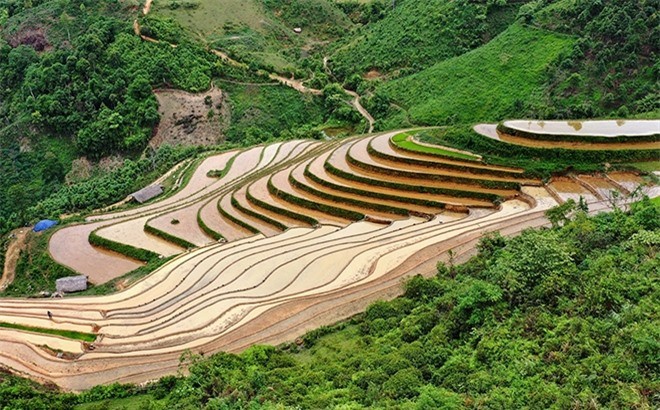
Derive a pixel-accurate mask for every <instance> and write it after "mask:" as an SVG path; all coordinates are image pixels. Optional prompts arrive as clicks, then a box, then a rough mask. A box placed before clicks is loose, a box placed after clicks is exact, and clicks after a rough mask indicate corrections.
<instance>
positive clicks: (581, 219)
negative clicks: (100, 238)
mask: <svg viewBox="0 0 660 410" xmlns="http://www.w3.org/2000/svg"><path fill="white" fill-rule="evenodd" d="M568 211H569V210H568V209H566V207H564V209H560V210H558V211H553V212H554V213H557V212H559V213H561V215H555V216H558V218H553V220H555V221H557V226H556V227H555V228H552V229H542V230H528V231H525V232H524V233H523V234H522V235H520V236H519V237H516V238H513V239H507V238H503V237H501V236H499V235H494V236H489V237H486V238H485V239H483V240H482V241H481V242H480V244H479V246H478V249H479V253H478V255H477V256H475V257H473V258H472V259H471V260H470V261H468V262H467V263H465V264H462V265H454V264H451V263H450V264H442V263H440V264H438V273H437V275H436V276H435V277H432V278H422V277H420V276H417V277H414V278H412V279H410V280H408V281H407V282H406V284H405V293H404V295H403V296H402V297H399V298H397V299H395V300H393V301H390V302H376V303H374V304H373V305H371V306H370V307H369V308H368V309H367V310H366V312H365V313H363V314H360V315H358V316H356V317H354V318H352V319H350V320H348V321H344V322H341V323H338V324H336V325H333V326H330V327H322V328H320V329H317V330H314V331H312V332H310V333H308V334H306V335H305V336H304V337H303V338H302V340H303V343H302V344H300V345H297V344H295V343H291V344H285V345H282V346H278V347H269V346H254V347H252V348H250V349H248V350H247V351H245V352H243V353H241V354H240V355H233V354H227V353H219V354H216V355H213V356H211V357H199V356H190V357H185V358H184V360H185V361H186V362H187V363H189V364H190V365H191V366H190V375H189V376H187V377H165V378H163V379H161V380H160V381H158V382H156V383H154V384H151V385H149V386H147V387H136V386H120V385H111V386H104V387H96V388H94V389H92V390H90V391H88V392H85V393H83V394H81V395H77V396H76V395H71V394H62V393H59V392H57V391H53V390H49V389H48V388H46V387H40V386H38V385H35V384H34V383H32V382H29V381H26V380H24V379H20V378H17V377H15V376H11V375H2V376H0V380H1V381H0V407H2V408H9V409H19V408H21V409H24V408H30V409H40V408H43V409H45V408H49V409H58V408H59V409H67V408H74V407H75V406H76V405H79V407H77V408H80V409H113V408H141V409H198V408H205V409H225V408H250V409H259V408H264V409H267V408H272V409H275V408H342V409H349V408H351V409H353V408H365V407H367V408H388V409H391V408H401V409H439V408H445V409H480V408H502V409H511V408H534V409H536V408H538V409H548V408H556V409H569V408H570V409H575V408H579V409H582V408H585V409H586V408H611V409H631V408H639V409H644V408H656V407H657V406H658V405H660V384H659V383H658V380H660V374H658V369H659V365H660V362H658V358H659V357H660V345H659V344H658V340H659V339H660V333H659V329H660V320H659V319H658V318H659V317H660V316H659V315H658V305H657V300H658V298H659V297H660V294H659V293H658V292H659V291H660V289H659V288H658V286H657V283H658V280H660V258H659V257H658V255H659V253H658V252H659V251H660V207H659V206H658V204H657V203H656V204H655V205H654V204H653V203H651V202H650V201H649V200H646V201H642V202H640V203H637V204H635V205H634V206H633V207H632V210H631V211H630V212H624V210H622V209H616V210H615V211H614V212H611V213H605V214H600V215H597V216H595V217H589V216H587V215H586V214H585V213H583V212H582V211H580V210H579V209H577V210H573V211H571V213H567V212H568ZM561 221H563V222H561ZM560 224H561V225H563V226H559V225H560Z"/></svg>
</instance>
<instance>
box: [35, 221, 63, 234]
mask: <svg viewBox="0 0 660 410" xmlns="http://www.w3.org/2000/svg"><path fill="white" fill-rule="evenodd" d="M55 225H57V221H51V220H50V219H44V220H42V221H39V222H37V224H36V225H34V228H33V229H32V230H33V231H35V232H41V231H45V230H46V229H48V228H51V227H53V226H55Z"/></svg>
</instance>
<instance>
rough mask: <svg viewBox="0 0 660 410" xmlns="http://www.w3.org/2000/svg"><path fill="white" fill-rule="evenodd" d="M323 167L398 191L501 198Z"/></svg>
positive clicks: (351, 178)
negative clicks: (372, 177) (376, 177)
mask: <svg viewBox="0 0 660 410" xmlns="http://www.w3.org/2000/svg"><path fill="white" fill-rule="evenodd" d="M324 168H325V169H326V171H328V172H329V173H331V174H333V175H336V176H338V177H341V178H344V179H348V180H351V181H355V182H361V183H364V184H370V185H376V186H380V187H384V188H391V189H396V190H399V191H412V192H422V193H429V194H438V195H447V196H453V197H456V198H471V199H483V200H486V201H491V202H493V201H495V200H497V199H498V198H501V197H500V196H499V195H495V194H489V193H486V192H470V191H460V190H457V189H450V188H435V187H426V186H421V185H406V184H401V183H398V182H392V181H385V180H382V179H371V178H367V177H361V176H359V175H356V174H352V173H350V172H346V171H342V170H340V169H338V168H335V167H334V166H333V165H332V164H330V163H329V162H326V163H325V164H324Z"/></svg>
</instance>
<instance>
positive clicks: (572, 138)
mask: <svg viewBox="0 0 660 410" xmlns="http://www.w3.org/2000/svg"><path fill="white" fill-rule="evenodd" d="M497 130H498V131H499V132H501V133H503V134H509V135H512V136H514V137H520V138H527V139H532V140H537V141H564V142H585V143H589V142H596V143H604V144H620V143H629V142H660V133H658V134H652V135H640V136H638V137H634V136H630V135H620V136H616V137H592V136H579V135H555V134H543V133H535V132H531V131H524V130H518V129H515V128H510V127H507V126H506V125H504V123H499V124H497ZM613 149H616V148H613Z"/></svg>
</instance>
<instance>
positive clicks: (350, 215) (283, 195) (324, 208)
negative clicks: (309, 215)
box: [268, 179, 364, 221]
mask: <svg viewBox="0 0 660 410" xmlns="http://www.w3.org/2000/svg"><path fill="white" fill-rule="evenodd" d="M268 192H270V194H271V195H274V196H276V197H278V198H280V199H283V200H285V201H287V202H291V203H292V204H296V205H299V206H302V207H303V208H307V209H312V210H315V211H319V212H323V213H326V214H328V215H332V216H336V217H339V218H344V219H348V220H352V221H359V220H361V219H364V214H361V213H359V212H355V211H351V210H348V209H344V208H335V207H333V206H329V205H326V204H321V203H318V202H312V201H308V200H307V199H303V198H300V197H298V196H295V195H292V194H290V193H288V192H286V191H282V190H280V189H278V188H277V187H276V186H275V185H273V181H272V179H269V180H268Z"/></svg>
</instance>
